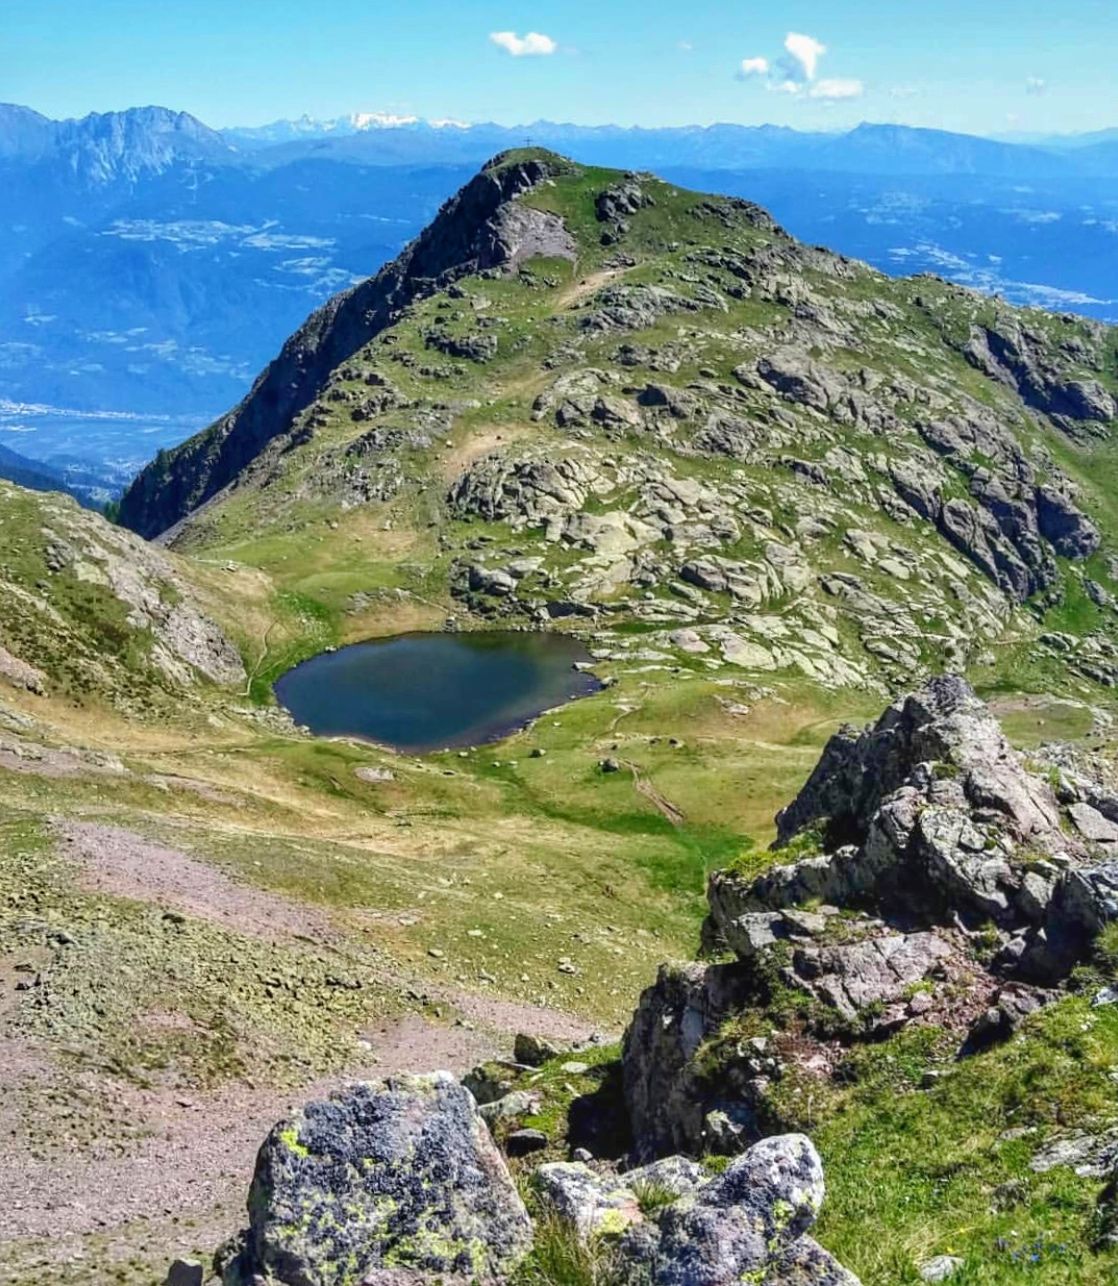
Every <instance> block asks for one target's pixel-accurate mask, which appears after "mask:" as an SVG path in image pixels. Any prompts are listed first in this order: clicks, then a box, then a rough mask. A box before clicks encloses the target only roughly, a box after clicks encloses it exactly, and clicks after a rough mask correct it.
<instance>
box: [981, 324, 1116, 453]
mask: <svg viewBox="0 0 1118 1286" xmlns="http://www.w3.org/2000/svg"><path fill="white" fill-rule="evenodd" d="M963 355H964V356H965V357H966V358H967V360H968V361H969V362H970V363H971V364H972V365H973V366H975V367H977V368H978V369H979V370H980V371H982V372H983V374H985V375H988V376H990V377H991V378H992V379H998V380H1001V381H1002V382H1003V383H1006V384H1008V385H1009V386H1010V387H1012V388H1014V389H1015V390H1016V392H1017V393H1018V394H1019V395H1020V397H1021V399H1022V401H1024V402H1025V404H1026V405H1027V406H1031V407H1033V408H1035V409H1036V410H1038V411H1041V412H1042V413H1043V414H1045V415H1047V416H1049V417H1050V418H1051V419H1053V420H1054V421H1055V422H1057V423H1060V424H1063V425H1064V426H1065V427H1068V428H1069V429H1071V431H1072V432H1074V431H1075V428H1076V422H1077V421H1078V422H1087V423H1091V424H1106V423H1108V422H1110V421H1112V420H1114V419H1115V418H1116V417H1118V402H1116V401H1115V399H1114V397H1113V395H1112V394H1111V393H1110V392H1109V391H1108V390H1107V389H1106V388H1104V387H1103V385H1102V384H1101V383H1100V382H1099V381H1098V380H1097V379H1094V378H1091V377H1082V376H1078V377H1077V376H1076V375H1075V374H1074V373H1073V372H1072V370H1070V369H1069V368H1071V367H1073V366H1074V362H1073V361H1069V360H1068V357H1067V356H1066V355H1065V356H1063V357H1062V359H1061V357H1060V356H1058V355H1057V354H1056V353H1054V352H1053V349H1052V344H1051V342H1050V340H1049V338H1048V336H1047V335H1046V334H1045V333H1044V331H1043V330H1042V329H1039V328H1037V329H1033V328H1031V327H1030V326H1029V325H1028V324H1027V323H1022V322H1020V321H1018V320H1015V319H1006V320H1004V321H999V322H998V323H995V324H994V325H992V326H975V327H974V328H972V330H971V334H970V338H969V339H968V341H967V343H966V345H965V346H964V348H963Z"/></svg>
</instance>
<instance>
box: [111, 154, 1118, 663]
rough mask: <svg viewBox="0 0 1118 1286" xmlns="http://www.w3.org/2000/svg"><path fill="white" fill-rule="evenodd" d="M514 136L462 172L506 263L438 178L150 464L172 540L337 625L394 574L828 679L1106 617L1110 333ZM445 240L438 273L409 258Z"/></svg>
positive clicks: (521, 614) (1036, 637) (512, 610)
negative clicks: (242, 378) (425, 201)
mask: <svg viewBox="0 0 1118 1286" xmlns="http://www.w3.org/2000/svg"><path fill="white" fill-rule="evenodd" d="M529 160H530V163H531V165H532V166H534V167H535V171H534V173H533V174H532V175H530V176H529V178H528V181H527V182H526V183H525V182H524V176H525V175H526V174H528V171H527V170H526V168H525V157H524V156H522V155H520V154H515V153H513V154H509V155H508V157H507V158H500V159H499V161H498V162H497V163H495V164H494V165H493V166H492V167H490V169H488V170H487V171H484V172H483V174H482V176H481V177H480V178H479V180H476V181H475V184H474V185H471V188H467V189H465V190H464V192H465V193H468V192H470V191H471V190H472V188H476V187H477V186H478V184H483V185H488V187H489V189H490V190H491V191H492V193H493V194H494V195H495V196H496V197H497V200H496V203H495V204H494V205H493V206H492V207H488V208H486V209H485V210H484V211H483V212H482V213H483V215H484V218H485V219H486V223H485V224H484V228H485V229H486V230H485V231H484V236H485V237H487V238H489V240H490V241H491V242H492V245H493V246H494V247H496V249H495V250H493V251H492V255H493V257H492V259H491V260H490V261H488V263H487V265H486V264H482V265H479V262H478V260H477V258H476V253H475V251H476V247H473V248H471V250H470V252H469V253H467V254H462V253H461V252H460V249H459V248H460V246H462V245H466V244H468V242H469V238H468V236H467V237H465V240H463V234H462V232H461V229H460V228H459V227H458V226H456V224H458V223H460V222H461V219H462V217H463V216H462V214H461V212H460V211H461V207H459V206H456V204H455V202H452V203H450V205H448V206H447V207H446V208H445V209H444V211H443V213H442V214H441V215H440V217H439V219H438V220H436V222H435V224H433V225H432V228H431V229H430V230H429V232H428V233H427V234H425V239H421V241H420V242H419V243H416V247H417V248H415V249H412V250H409V251H407V252H405V256H404V257H403V258H402V259H401V260H400V261H398V263H397V265H393V266H390V267H389V268H387V269H385V270H384V272H383V273H382V274H380V276H378V277H377V278H374V279H373V280H372V281H371V282H370V283H367V285H366V286H363V287H358V288H356V290H355V291H353V292H351V293H350V294H348V295H345V296H341V297H339V299H337V300H335V301H333V302H332V303H331V304H330V305H328V306H327V308H326V309H324V310H322V311H321V312H320V313H318V314H315V316H314V317H312V319H311V320H310V322H308V325H307V327H306V328H304V329H303V330H302V331H300V332H298V333H297V334H296V335H295V336H294V337H293V338H292V339H291V340H290V341H289V343H288V345H287V346H286V347H285V349H284V353H283V354H282V355H281V357H280V358H279V359H277V361H276V363H274V364H273V366H272V367H270V368H269V370H268V371H267V372H265V374H264V375H263V376H262V377H261V379H260V380H259V381H258V383H257V386H256V389H255V390H254V392H253V393H251V394H250V395H249V397H248V398H247V399H246V400H245V402H244V403H243V404H242V406H241V407H240V408H238V409H237V411H235V412H234V413H233V414H232V415H231V416H229V417H226V419H224V420H222V421H219V422H218V424H217V425H215V426H214V427H213V428H211V429H209V430H207V431H206V432H205V433H204V434H202V435H199V437H197V438H195V439H192V440H191V442H189V443H187V444H185V445H184V446H183V447H181V448H179V449H178V450H177V451H174V452H170V453H167V454H166V455H165V456H163V457H161V459H160V460H159V461H157V462H156V463H155V464H153V465H152V466H150V467H149V468H148V469H147V470H146V471H145V472H144V473H143V474H141V476H140V477H139V479H137V481H136V483H135V484H134V485H133V487H132V489H131V490H130V492H129V493H128V494H127V496H126V497H125V500H124V503H123V506H122V518H123V520H124V521H125V522H126V523H129V524H131V525H133V526H135V527H137V529H139V530H141V531H143V532H146V533H148V534H152V533H154V532H155V531H157V530H159V529H161V528H163V527H167V526H170V525H171V524H172V523H180V522H181V525H180V526H178V527H176V528H175V530H174V532H173V533H172V534H171V536H170V539H171V541H172V542H173V543H174V544H175V545H176V546H178V547H180V548H183V549H196V550H197V549H203V548H205V549H207V550H210V551H211V552H214V553H217V554H220V556H223V557H226V556H227V557H230V558H232V559H233V560H234V561H236V560H239V559H241V558H243V559H244V560H245V561H246V562H249V563H252V564H254V565H262V566H264V565H266V567H267V569H268V570H269V572H270V573H272V574H275V575H277V576H278V578H279V579H280V580H281V581H282V582H284V583H285V584H287V585H288V586H289V588H291V589H292V590H295V591H298V592H304V591H306V592H310V593H311V595H312V597H314V596H315V595H316V594H317V593H318V591H319V590H321V591H322V592H321V594H320V595H319V597H320V601H321V602H322V603H323V606H324V607H325V608H326V609H327V611H328V612H331V613H334V614H335V616H336V617H337V618H338V619H339V620H342V621H344V620H346V618H347V615H348V616H349V617H352V616H353V615H354V612H355V611H356V613H357V615H358V616H360V614H361V612H360V606H359V605H360V604H361V602H362V601H363V597H362V596H364V597H365V598H367V597H368V595H369V594H379V593H382V592H383V591H385V590H398V591H399V590H402V591H404V592H408V593H411V594H413V595H416V596H420V597H422V598H423V599H424V600H426V601H434V602H437V603H440V604H443V605H445V607H446V609H447V610H448V611H454V610H456V607H457V605H458V604H462V605H465V606H466V607H467V608H468V609H469V610H470V611H472V612H474V613H477V614H480V615H481V616H483V617H490V618H493V617H499V618H511V619H518V620H525V621H531V622H535V623H537V624H538V623H540V622H544V621H547V620H554V619H559V618H561V617H576V618H581V619H584V620H590V619H593V620H596V621H597V622H598V623H599V624H600V625H603V626H612V625H615V624H618V623H621V622H629V623H630V624H631V625H633V626H635V627H639V630H640V635H641V636H642V637H638V636H636V635H633V636H630V638H629V639H628V640H622V641H621V642H620V643H616V645H617V646H620V647H628V648H633V647H638V646H646V647H650V648H652V649H654V650H656V651H657V652H658V653H659V655H660V657H661V658H666V657H668V656H671V657H673V658H674V659H675V660H677V661H686V663H687V664H688V665H695V664H698V665H700V666H701V667H704V668H706V667H710V666H712V665H714V664H716V663H719V662H721V663H727V664H731V665H734V664H744V666H745V668H747V669H749V668H752V669H754V670H755V671H761V672H773V671H779V670H788V669H791V670H793V671H797V672H799V673H801V674H803V675H805V676H806V677H808V678H809V679H814V680H818V681H821V682H824V683H826V684H828V685H831V686H835V685H852V686H863V687H865V686H870V687H873V686H874V685H875V684H880V682H881V680H882V679H884V680H885V681H887V682H888V681H896V680H899V679H901V678H902V677H904V676H905V675H908V674H911V673H913V672H914V671H916V670H918V669H919V668H920V667H921V666H926V665H933V666H934V665H936V664H942V663H943V662H944V661H945V660H950V661H952V663H954V664H964V663H968V662H970V663H975V662H980V660H981V658H983V657H984V656H985V654H986V653H987V652H988V649H989V647H990V645H991V644H992V643H994V642H996V641H997V640H999V639H1005V638H1007V637H1008V638H1012V639H1014V640H1022V641H1025V640H1031V641H1032V643H1033V646H1032V647H1031V650H1030V651H1029V652H1028V656H1029V663H1030V664H1036V665H1040V666H1041V667H1042V668H1043V666H1044V665H1045V664H1046V661H1045V655H1046V653H1045V648H1046V646H1047V645H1046V644H1044V643H1043V642H1041V641H1040V637H1041V635H1042V634H1044V633H1047V632H1048V631H1044V630H1042V629H1041V628H1039V625H1038V620H1040V621H1042V620H1043V618H1044V617H1045V614H1046V613H1052V614H1054V615H1053V620H1054V621H1057V622H1058V621H1059V620H1060V619H1062V617H1061V616H1060V613H1061V611H1063V612H1065V614H1066V613H1067V612H1068V611H1069V610H1073V611H1077V610H1078V609H1070V608H1069V606H1068V605H1069V604H1071V603H1073V602H1083V603H1084V604H1085V606H1084V607H1083V610H1082V612H1081V613H1079V616H1080V618H1081V622H1082V624H1083V625H1084V626H1085V627H1086V626H1089V625H1090V624H1092V623H1093V624H1096V625H1102V624H1104V623H1105V622H1106V621H1107V620H1108V619H1109V617H1108V613H1109V611H1110V608H1109V606H1108V605H1107V604H1108V603H1109V601H1110V596H1111V594H1112V592H1113V590H1114V588H1115V583H1114V582H1113V580H1112V578H1111V570H1110V564H1109V562H1108V556H1107V553H1106V546H1105V540H1104V535H1105V531H1106V530H1107V528H1108V524H1109V515H1108V513H1107V510H1108V509H1109V505H1110V501H1109V498H1108V489H1107V488H1106V486H1105V485H1101V486H1100V485H1099V483H1098V481H1097V480H1098V479H1100V478H1101V477H1102V476H1103V475H1104V473H1105V470H1106V469H1107V468H1108V467H1109V465H1108V461H1109V459H1110V458H1111V455H1110V451H1111V448H1110V446H1109V432H1110V426H1111V425H1112V424H1113V421H1114V416H1115V405H1116V404H1115V401H1114V389H1115V387H1116V382H1118V365H1116V362H1118V359H1116V356H1115V352H1116V349H1115V340H1114V335H1113V332H1111V331H1108V330H1107V329H1106V328H1104V327H1101V326H1098V325H1096V324H1094V323H1090V322H1085V321H1083V320H1082V319H1077V318H1073V317H1070V316H1062V317H1057V316H1053V315H1051V314H1044V313H1040V312H1038V311H1035V310H1032V311H1030V310H1018V309H1012V308H1009V307H1007V306H1006V305H1004V304H1002V303H1000V302H999V301H996V300H995V301H992V300H990V299H987V298H985V297H983V296H981V295H978V294H975V293H972V292H969V291H966V290H963V289H960V288H957V287H953V286H950V285H948V284H947V283H945V282H942V281H940V280H937V279H934V278H926V277H925V278H916V279H911V280H901V281H892V280H890V279H887V278H885V277H883V276H881V275H880V274H878V273H876V272H874V271H873V270H871V269H868V268H866V267H865V266H863V265H860V264H857V263H854V262H853V261H849V260H845V259H843V258H841V257H838V256H835V255H832V254H829V253H827V252H826V251H823V250H818V249H812V248H808V247H804V246H801V245H799V244H798V243H796V242H795V241H794V240H792V239H791V238H789V237H788V236H787V235H786V234H785V233H783V232H782V231H781V230H780V229H779V228H777V227H776V226H775V225H774V224H773V222H772V221H771V219H769V218H768V216H767V215H765V214H764V212H763V211H760V210H758V209H757V208H756V207H753V206H750V205H749V204H748V203H745V202H733V201H726V200H718V199H714V198H708V197H703V196H700V195H697V194H691V193H686V192H682V191H680V190H679V189H676V188H674V187H672V186H670V185H667V184H662V183H659V182H657V181H656V180H654V179H651V178H649V177H647V176H639V177H634V176H623V175H620V174H618V173H616V172H610V171H599V170H593V169H587V168H585V167H581V166H574V165H572V164H570V163H568V162H565V161H560V160H559V159H557V158H552V157H550V156H549V154H546V153H533V154H531V155H530V158H529ZM508 175H513V176H515V183H514V185H513V188H512V189H511V191H510V193H509V194H508V195H505V196H502V195H500V193H501V188H500V186H499V185H500V183H502V182H504V181H506V177H505V176H508ZM461 199H462V198H459V200H461ZM475 213H476V212H475V211H473V210H471V211H470V212H469V214H468V215H466V216H465V217H466V221H467V223H469V220H471V219H473V218H474V216H475ZM557 219H558V220H559V221H561V222H560V223H559V224H557V223H556V222H555V220H557ZM505 221H508V222H509V224H510V227H511V229H512V230H511V233H509V234H508V235H506V231H507V229H505V228H504V223H505ZM471 226H472V225H471ZM560 226H561V229H562V233H563V235H564V236H566V237H567V238H568V239H569V240H568V243H567V244H566V245H564V244H563V241H562V238H561V237H559V239H558V240H557V241H556V243H555V248H556V249H557V250H558V253H555V254H552V255H551V256H549V257H546V258H541V257H539V256H537V257H535V258H526V257H525V246H527V247H529V248H531V246H532V245H533V242H532V238H533V237H535V236H537V235H543V234H542V233H541V232H540V230H541V229H546V230H547V235H552V236H556V237H558V231H557V229H559V228H560ZM518 237H520V238H523V239H524V240H523V244H522V242H521V241H519V240H518ZM502 238H504V239H503V240H502ZM444 240H445V253H442V252H441V251H440V254H441V257H439V258H437V260H436V263H435V267H436V270H437V271H436V273H435V275H434V276H433V277H432V278H431V279H428V278H427V277H426V276H423V275H422V273H417V272H416V271H415V270H414V269H413V268H412V267H409V264H411V263H412V262H413V259H414V257H415V256H416V255H419V256H420V261H421V262H422V259H421V257H422V255H423V254H425V253H427V250H426V247H429V246H430V245H432V244H434V243H436V242H441V241H444ZM456 255H457V256H458V257H457V258H456ZM479 266H480V269H481V270H480V271H479ZM439 273H441V276H439V275H438V274H439ZM397 282H401V283H402V284H401V285H399V287H397V284H396V283H397ZM394 292H395V293H394ZM381 297H387V298H388V299H389V300H390V302H389V304H388V307H387V309H386V310H385V311H382V312H377V311H375V310H370V308H369V307H368V305H367V303H366V300H367V299H378V298H381ZM355 313H362V314H363V316H364V325H363V327H361V328H357V329H355V328H354V327H353V326H352V324H351V323H350V322H349V320H348V318H349V317H350V316H351V315H353V314H355ZM273 389H276V390H279V391H280V392H279V393H278V394H277V393H276V392H273ZM277 397H278V398H279V400H277ZM556 448H558V450H557V449H556ZM222 485H224V486H225V488H226V489H225V490H224V491H220V490H219V488H220V487H221V486H222ZM199 500H206V501H207V504H206V505H205V507H204V508H203V509H202V510H201V511H200V512H199V513H198V514H197V515H193V516H190V515H187V510H188V508H189V506H190V504H191V503H197V502H198V501H199ZM184 515H187V516H186V517H185V521H181V520H182V519H183V518H184ZM370 527H372V528H374V531H375V529H376V528H377V527H379V528H380V533H389V532H390V533H391V535H387V534H379V533H377V534H374V533H370V532H369V530H368V529H369V528H370ZM310 533H313V536H311V539H312V541H313V543H314V544H315V545H316V546H318V545H321V546H322V547H321V548H316V550H315V553H314V557H313V560H312V561H313V563H314V567H315V568H318V569H320V570H313V569H311V568H309V567H307V566H306V561H307V560H306V557H305V554H297V553H296V552H295V546H296V545H304V548H305V544H304V537H305V536H307V535H308V534H310ZM378 545H380V546H381V547H382V550H381V551H378V549H377V546H378ZM404 548H407V550H408V552H407V555H406V558H403V559H402V558H401V553H402V551H403V550H404ZM510 551H511V552H510ZM513 564H515V566H514V565H513ZM327 567H329V568H330V571H329V574H328V576H327V577H324V573H325V569H326V568H327ZM301 570H306V571H308V573H309V574H308V575H307V576H301V575H300V571H301ZM327 580H328V582H329V583H328V584H327V583H326V582H327ZM1025 604H1028V605H1029V610H1028V611H1027V612H1025V613H1024V615H1022V608H1023V605H1025ZM809 618H810V619H809ZM820 622H823V624H824V626H825V628H824V629H823V630H822V632H821V631H820V630H819V629H817V628H816V626H818V625H819V624H820ZM345 632H347V633H351V632H353V631H351V630H350V629H349V626H348V625H346V627H345ZM1083 632H1084V633H1086V634H1088V635H1089V634H1091V633H1092V631H1091V630H1090V629H1089V628H1085V629H1084V631H1083ZM615 636H616V631H614V633H613V634H612V635H611V639H613V640H614V641H615V642H616V637H615ZM1077 646H1078V645H1077ZM1086 646H1087V652H1088V653H1091V651H1092V646H1093V645H1092V644H1090V643H1088V644H1087V645H1086ZM1099 646H1100V647H1101V646H1102V644H1101V643H1100V644H1099ZM1103 651H1104V652H1105V648H1103ZM1062 657H1063V654H1061V663H1062ZM695 658H701V659H700V660H698V661H697V662H696V660H695ZM733 658H736V660H734V659H733ZM1083 664H1084V665H1085V666H1086V667H1087V668H1091V667H1092V666H1093V665H1095V662H1094V661H1092V660H1091V659H1090V656H1085V657H1084V659H1083ZM1107 664H1108V663H1107V662H1106V660H1105V658H1104V659H1101V660H1099V662H1098V665H1095V669H1096V677H1099V676H1101V675H1103V673H1104V671H1105V670H1106V666H1107ZM1100 667H1101V668H1100Z"/></svg>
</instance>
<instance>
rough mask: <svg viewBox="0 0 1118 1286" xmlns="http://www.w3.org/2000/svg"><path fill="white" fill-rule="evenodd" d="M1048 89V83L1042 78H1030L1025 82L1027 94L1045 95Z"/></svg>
mask: <svg viewBox="0 0 1118 1286" xmlns="http://www.w3.org/2000/svg"><path fill="white" fill-rule="evenodd" d="M1047 88H1048V82H1047V81H1046V80H1045V79H1044V78H1043V77H1041V76H1029V77H1028V79H1027V80H1026V81H1025V93H1026V94H1043V93H1044V92H1045V90H1046V89H1047Z"/></svg>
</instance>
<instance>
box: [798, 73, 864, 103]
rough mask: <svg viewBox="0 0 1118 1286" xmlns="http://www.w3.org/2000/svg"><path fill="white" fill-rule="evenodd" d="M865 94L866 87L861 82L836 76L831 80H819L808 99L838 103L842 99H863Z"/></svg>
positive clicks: (813, 86) (810, 90)
mask: <svg viewBox="0 0 1118 1286" xmlns="http://www.w3.org/2000/svg"><path fill="white" fill-rule="evenodd" d="M865 92H866V87H865V85H863V84H862V82H861V81H860V80H854V79H852V78H850V77H844V76H836V77H834V78H833V79H831V80H817V81H816V82H815V84H814V85H812V87H811V88H810V89H809V90H808V97H809V98H823V99H826V100H828V101H829V102H836V101H837V100H838V99H840V98H861V97H862V95H863V94H864V93H865Z"/></svg>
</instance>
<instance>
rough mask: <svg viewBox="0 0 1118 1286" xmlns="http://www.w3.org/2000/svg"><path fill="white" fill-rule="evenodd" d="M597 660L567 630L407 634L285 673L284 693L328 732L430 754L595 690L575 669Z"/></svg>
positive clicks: (316, 728)
mask: <svg viewBox="0 0 1118 1286" xmlns="http://www.w3.org/2000/svg"><path fill="white" fill-rule="evenodd" d="M589 659H590V656H589V653H588V652H587V651H586V649H585V648H584V647H583V646H582V644H581V643H579V642H578V641H577V640H576V639H572V638H570V637H569V636H567V635H565V634H532V633H517V632H513V631H505V630H502V631H487V632H485V633H467V634H401V635H397V636H395V637H393V638H387V639H373V640H370V641H369V642H368V643H355V644H353V645H352V646H351V647H345V648H340V649H339V650H338V651H337V652H324V653H323V654H322V655H321V656H316V657H312V658H311V660H309V661H304V662H303V663H302V665H297V666H296V667H295V668H294V669H293V670H288V672H287V673H286V674H285V675H283V676H282V677H281V678H280V679H279V681H278V682H277V683H276V696H277V698H278V699H279V701H280V704H281V705H283V706H284V707H285V708H286V709H287V710H289V711H290V712H291V714H292V716H293V717H294V718H295V719H296V720H297V722H299V723H302V724H305V725H306V726H307V727H308V728H310V729H311V731H312V732H315V733H318V734H319V735H320V736H356V737H366V738H368V739H369V740H371V741H378V742H381V743H382V744H384V745H388V746H393V747H394V748H395V749H397V750H405V751H409V752H413V753H422V752H424V751H428V750H441V749H442V748H443V747H444V746H476V745H480V744H481V743H482V742H485V741H493V740H495V739H496V738H498V737H502V736H504V735H506V734H507V733H509V732H512V731H514V730H515V729H517V728H520V727H522V726H523V725H524V724H525V723H527V722H528V720H529V719H532V718H534V717H535V716H536V715H538V714H540V713H541V712H542V711H544V710H549V709H551V707H553V706H557V705H562V703H563V702H564V701H569V700H571V698H573V697H581V696H586V695H587V694H588V693H591V692H596V691H597V690H598V689H599V688H600V687H601V684H600V683H599V681H598V680H597V679H596V678H594V676H593V675H591V674H586V673H582V672H580V671H578V670H575V669H574V668H573V666H574V663H575V662H576V661H588V660H589Z"/></svg>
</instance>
